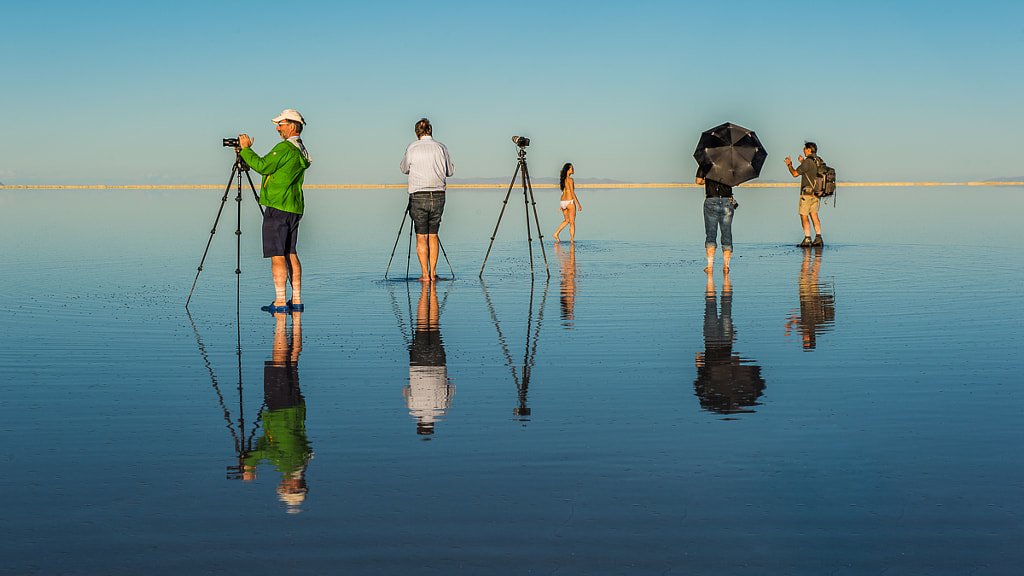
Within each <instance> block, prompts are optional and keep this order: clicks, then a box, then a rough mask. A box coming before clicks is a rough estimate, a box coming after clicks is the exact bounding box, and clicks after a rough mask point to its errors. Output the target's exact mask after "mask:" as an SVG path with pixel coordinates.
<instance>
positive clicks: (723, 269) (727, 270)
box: [722, 266, 729, 274]
mask: <svg viewBox="0 0 1024 576" xmlns="http://www.w3.org/2000/svg"><path fill="white" fill-rule="evenodd" d="M722 272H725V273H726V274H728V273H729V267H728V266H722Z"/></svg>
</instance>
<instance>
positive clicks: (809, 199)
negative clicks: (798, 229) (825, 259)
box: [786, 142, 825, 248]
mask: <svg viewBox="0 0 1024 576" xmlns="http://www.w3.org/2000/svg"><path fill="white" fill-rule="evenodd" d="M817 153H818V145H817V144H815V143H814V142H805V143H804V153H803V156H797V160H799V161H800V166H798V167H797V168H793V161H792V160H791V159H790V158H789V156H786V167H787V168H789V173H790V174H792V175H793V178H797V177H799V178H800V207H799V210H798V212H799V214H800V225H801V226H803V228H804V240H803V242H801V243H800V244H798V246H799V247H800V248H810V247H812V246H814V247H820V246H824V245H825V243H824V242H823V241H822V239H821V220H818V203H819V202H818V197H817V196H815V195H814V192H813V190H814V179H815V178H816V177H817V176H818V163H817V162H816V156H815V155H816V154H817ZM808 219H810V221H811V223H813V224H814V240H813V241H812V240H811V225H810V223H808Z"/></svg>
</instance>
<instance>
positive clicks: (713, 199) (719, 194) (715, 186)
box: [697, 167, 739, 274]
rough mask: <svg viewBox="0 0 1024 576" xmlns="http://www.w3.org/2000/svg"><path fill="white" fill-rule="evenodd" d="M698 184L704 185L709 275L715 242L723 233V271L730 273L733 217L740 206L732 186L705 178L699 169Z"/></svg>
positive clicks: (706, 270) (702, 171)
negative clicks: (733, 193) (719, 233)
mask: <svg viewBox="0 0 1024 576" xmlns="http://www.w3.org/2000/svg"><path fill="white" fill-rule="evenodd" d="M697 184H703V185H704V233H705V239H704V249H705V250H706V252H707V256H708V267H707V268H705V269H704V271H705V272H707V273H708V274H710V273H711V269H712V268H713V267H714V265H715V249H716V248H717V245H716V244H715V240H716V238H717V236H718V231H719V230H721V231H722V271H723V272H725V273H726V274H728V273H729V260H731V259H732V216H733V213H734V212H735V211H736V207H737V206H738V205H739V204H738V203H737V202H736V200H735V199H734V198H733V197H732V186H727V185H725V184H723V183H721V182H718V181H717V180H711V179H710V178H704V170H702V169H701V168H699V167H698V168H697Z"/></svg>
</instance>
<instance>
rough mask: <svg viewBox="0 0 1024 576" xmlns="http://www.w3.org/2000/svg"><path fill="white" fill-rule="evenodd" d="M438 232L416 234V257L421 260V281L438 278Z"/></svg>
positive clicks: (430, 280)
mask: <svg viewBox="0 0 1024 576" xmlns="http://www.w3.org/2000/svg"><path fill="white" fill-rule="evenodd" d="M438 252H439V248H438V240H437V234H417V235H416V257H417V258H418V259H419V261H420V272H421V275H420V278H419V280H420V282H432V281H434V280H437V272H436V270H437V253H438Z"/></svg>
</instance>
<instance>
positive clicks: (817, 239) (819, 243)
mask: <svg viewBox="0 0 1024 576" xmlns="http://www.w3.org/2000/svg"><path fill="white" fill-rule="evenodd" d="M824 245H825V241H824V240H822V239H821V234H815V235H814V242H811V246H814V247H821V246H824Z"/></svg>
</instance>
